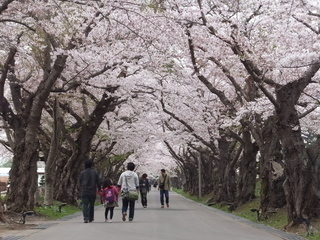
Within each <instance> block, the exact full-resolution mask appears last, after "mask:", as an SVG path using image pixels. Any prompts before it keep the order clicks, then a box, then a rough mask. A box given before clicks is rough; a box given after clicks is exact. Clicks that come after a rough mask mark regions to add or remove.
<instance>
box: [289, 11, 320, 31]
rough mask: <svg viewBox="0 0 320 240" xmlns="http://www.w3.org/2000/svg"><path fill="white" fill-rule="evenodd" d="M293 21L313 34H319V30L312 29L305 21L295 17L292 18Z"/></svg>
mask: <svg viewBox="0 0 320 240" xmlns="http://www.w3.org/2000/svg"><path fill="white" fill-rule="evenodd" d="M292 17H293V18H294V19H295V20H297V21H298V22H300V23H302V24H303V25H304V26H306V27H307V28H309V29H310V30H311V31H312V32H314V33H315V34H317V35H318V34H320V30H319V29H318V30H317V29H314V28H313V27H312V26H311V25H310V24H308V23H306V22H305V21H303V20H301V19H299V18H297V17H296V16H294V15H293V16H292Z"/></svg>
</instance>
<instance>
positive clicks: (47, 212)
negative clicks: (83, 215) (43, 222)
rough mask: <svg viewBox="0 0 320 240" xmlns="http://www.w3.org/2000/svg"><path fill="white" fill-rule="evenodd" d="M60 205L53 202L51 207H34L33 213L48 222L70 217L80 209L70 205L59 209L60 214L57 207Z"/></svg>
mask: <svg viewBox="0 0 320 240" xmlns="http://www.w3.org/2000/svg"><path fill="white" fill-rule="evenodd" d="M61 204H62V202H58V201H56V202H54V204H53V205H52V206H41V207H35V209H34V211H35V212H36V213H37V214H39V215H41V216H45V217H47V218H48V219H50V220H57V219H59V218H62V217H65V216H69V215H72V214H74V213H76V212H80V211H81V209H80V208H79V207H76V206H72V205H66V206H63V207H61V212H60V211H59V206H60V205H61Z"/></svg>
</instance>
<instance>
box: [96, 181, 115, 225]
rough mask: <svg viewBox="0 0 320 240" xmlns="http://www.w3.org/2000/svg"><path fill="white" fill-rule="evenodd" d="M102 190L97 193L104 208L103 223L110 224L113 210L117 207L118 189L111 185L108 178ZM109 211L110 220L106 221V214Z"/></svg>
mask: <svg viewBox="0 0 320 240" xmlns="http://www.w3.org/2000/svg"><path fill="white" fill-rule="evenodd" d="M102 188H103V190H101V191H100V192H98V194H99V195H100V196H102V202H103V205H104V207H105V212H104V217H105V222H109V223H112V218H113V210H114V208H115V207H118V193H119V192H118V189H117V187H116V186H114V185H113V184H112V181H111V179H110V178H106V179H105V180H104V182H103V186H102ZM109 210H110V218H109V219H108V213H109Z"/></svg>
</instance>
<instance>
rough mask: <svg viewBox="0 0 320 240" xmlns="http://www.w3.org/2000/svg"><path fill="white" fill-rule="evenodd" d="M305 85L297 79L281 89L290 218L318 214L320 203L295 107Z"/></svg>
mask: <svg viewBox="0 0 320 240" xmlns="http://www.w3.org/2000/svg"><path fill="white" fill-rule="evenodd" d="M301 89H303V86H301V84H299V81H297V82H293V83H290V84H287V85H285V86H284V87H282V88H280V89H278V90H277V100H278V103H279V107H278V108H277V109H276V113H277V117H278V122H277V132H278V135H279V138H280V141H281V145H282V152H283V157H284V162H285V164H284V169H285V177H286V179H285V182H284V189H285V194H286V201H287V210H288V220H289V222H291V221H292V220H294V219H296V218H309V219H312V218H313V217H316V216H317V214H318V211H317V209H318V206H319V198H318V197H317V186H316V179H315V176H314V169H313V165H312V161H311V160H310V159H309V157H308V155H307V151H306V146H305V143H304V141H303V139H302V137H301V129H300V123H299V121H298V119H299V118H298V113H297V110H296V109H295V103H296V101H297V99H298V98H299V96H300V94H299V93H301Z"/></svg>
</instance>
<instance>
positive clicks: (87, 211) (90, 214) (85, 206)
mask: <svg viewBox="0 0 320 240" xmlns="http://www.w3.org/2000/svg"><path fill="white" fill-rule="evenodd" d="M81 199H82V213H83V220H85V221H89V222H92V221H93V220H94V202H95V201H96V195H92V196H90V195H86V196H82V197H81Z"/></svg>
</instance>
